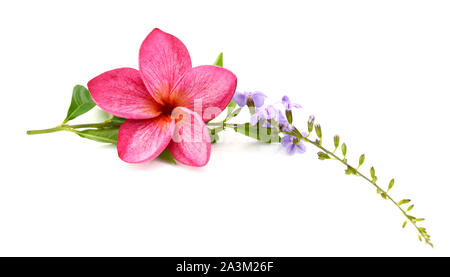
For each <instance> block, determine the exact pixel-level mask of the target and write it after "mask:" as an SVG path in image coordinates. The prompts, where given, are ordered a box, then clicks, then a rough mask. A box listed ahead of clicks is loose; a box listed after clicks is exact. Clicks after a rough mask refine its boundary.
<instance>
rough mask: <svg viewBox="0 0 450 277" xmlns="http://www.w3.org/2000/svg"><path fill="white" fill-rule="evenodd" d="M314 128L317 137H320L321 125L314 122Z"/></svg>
mask: <svg viewBox="0 0 450 277" xmlns="http://www.w3.org/2000/svg"><path fill="white" fill-rule="evenodd" d="M315 129H316V135H317V137H318V138H322V127H320V124H316V126H315Z"/></svg>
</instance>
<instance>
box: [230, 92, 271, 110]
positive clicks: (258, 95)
mask: <svg viewBox="0 0 450 277" xmlns="http://www.w3.org/2000/svg"><path fill="white" fill-rule="evenodd" d="M249 98H250V99H252V100H253V103H254V104H255V107H256V108H260V107H262V106H263V105H264V101H265V100H266V98H267V96H266V95H265V94H264V93H262V92H260V91H255V92H246V91H245V92H236V93H235V94H234V96H233V101H234V102H236V104H238V106H239V107H241V108H242V107H244V106H245V105H247V100H248V99H249Z"/></svg>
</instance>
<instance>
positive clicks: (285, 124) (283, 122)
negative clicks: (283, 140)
mask: <svg viewBox="0 0 450 277" xmlns="http://www.w3.org/2000/svg"><path fill="white" fill-rule="evenodd" d="M278 127H280V129H281V130H282V131H284V132H291V131H292V130H293V129H294V127H293V126H292V125H291V124H290V123H289V121H288V120H287V119H286V117H285V116H284V114H283V112H282V111H280V110H279V111H278Z"/></svg>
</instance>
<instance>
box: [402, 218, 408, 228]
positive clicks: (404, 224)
mask: <svg viewBox="0 0 450 277" xmlns="http://www.w3.org/2000/svg"><path fill="white" fill-rule="evenodd" d="M406 223H408V221H406V220H405V222H403V225H402V228H405V226H406Z"/></svg>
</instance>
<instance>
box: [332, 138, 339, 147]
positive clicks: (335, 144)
mask: <svg viewBox="0 0 450 277" xmlns="http://www.w3.org/2000/svg"><path fill="white" fill-rule="evenodd" d="M333 139H334V147H336V148H338V146H339V136H338V135H335V136H334V138H333Z"/></svg>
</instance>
